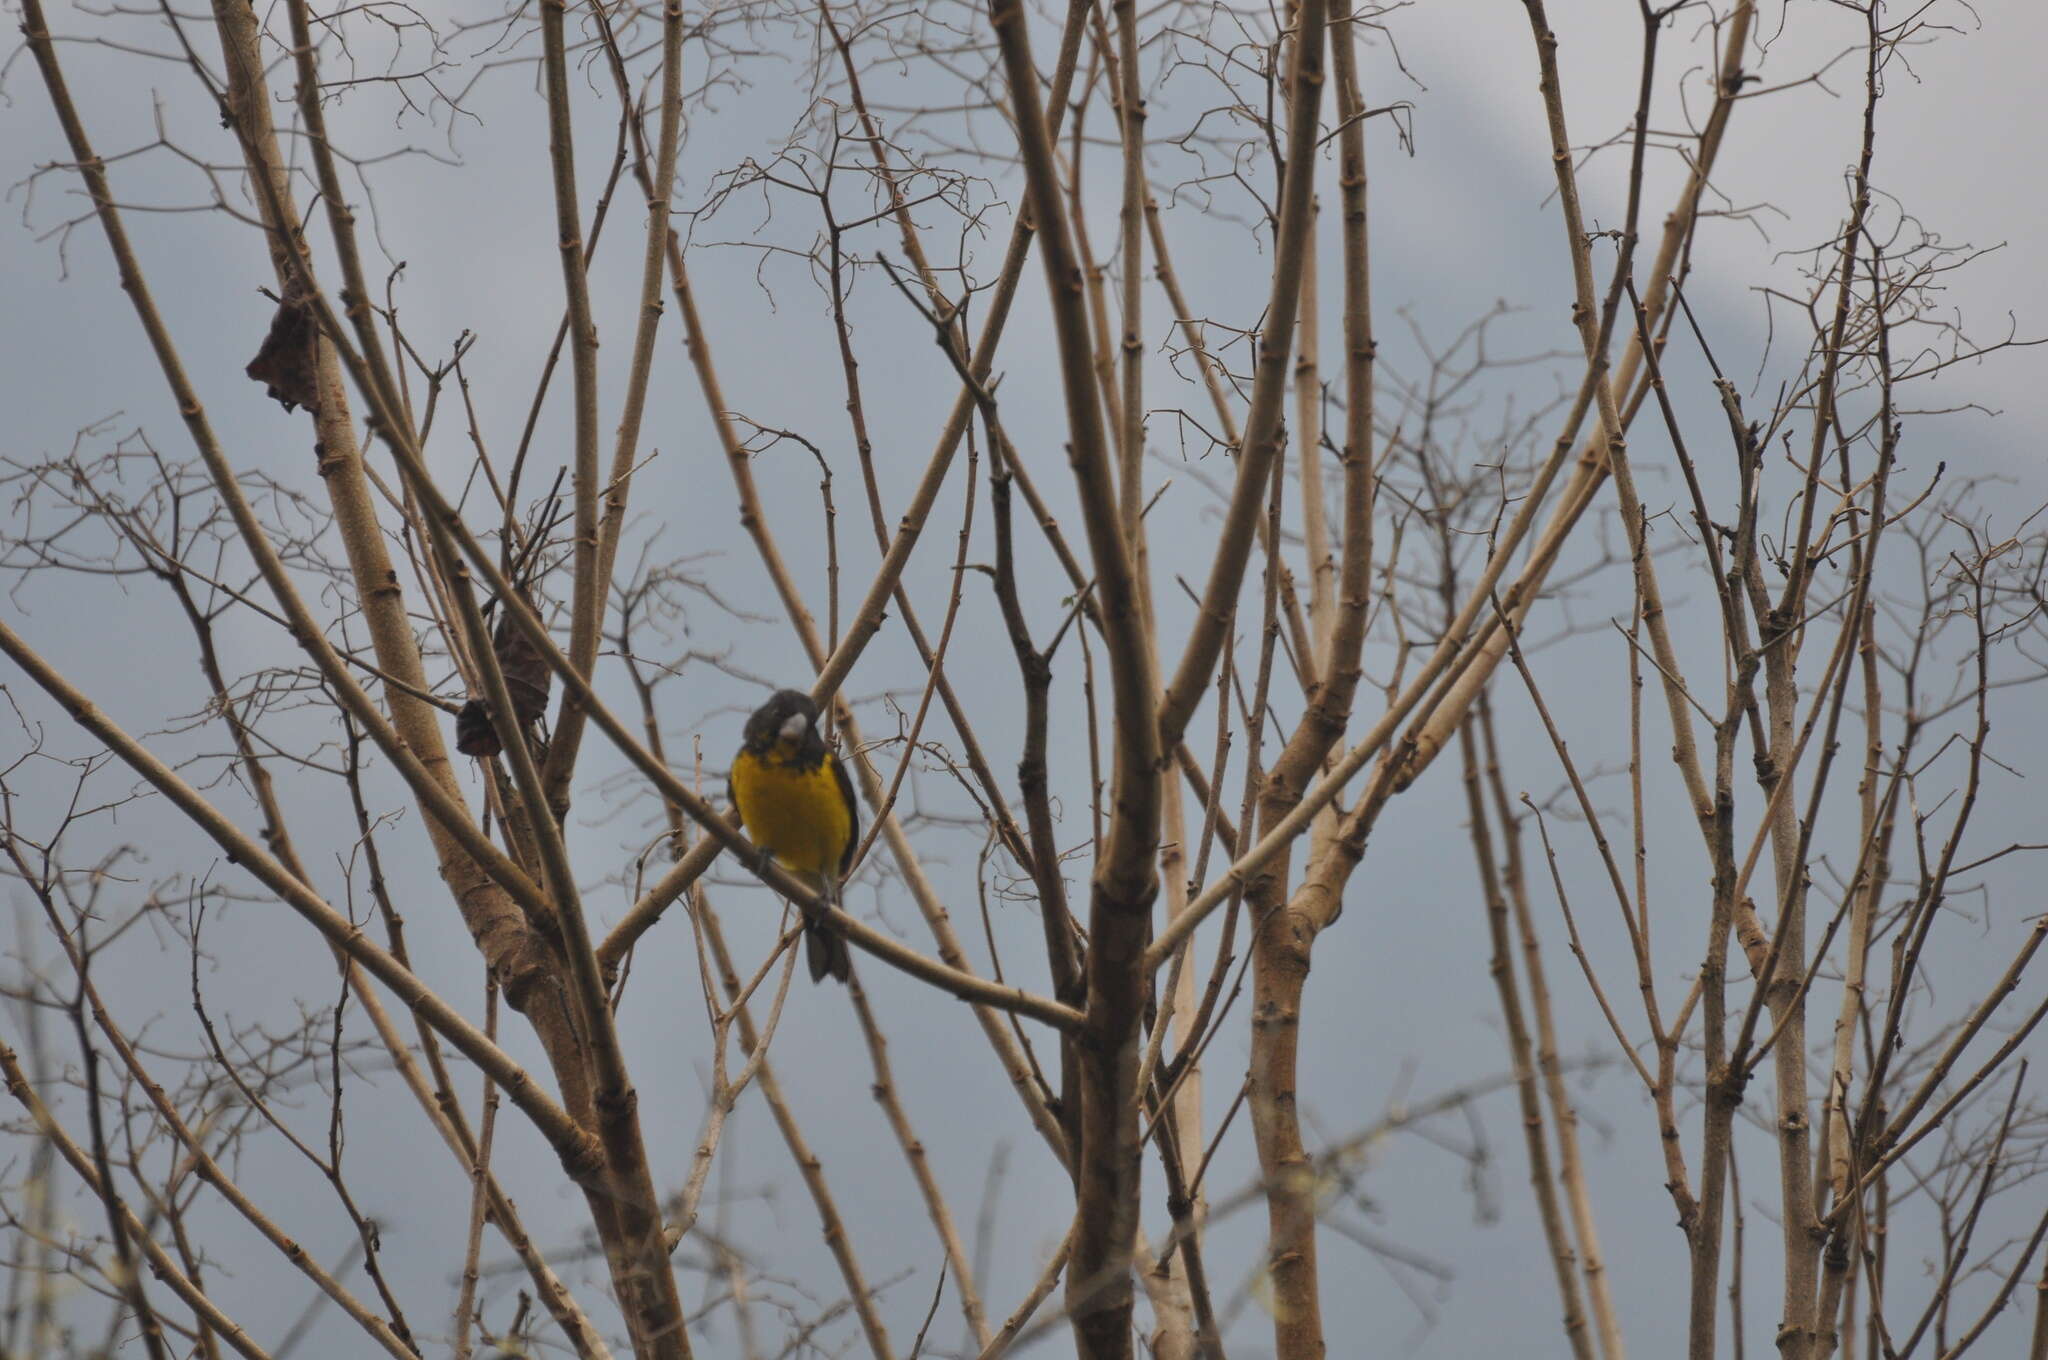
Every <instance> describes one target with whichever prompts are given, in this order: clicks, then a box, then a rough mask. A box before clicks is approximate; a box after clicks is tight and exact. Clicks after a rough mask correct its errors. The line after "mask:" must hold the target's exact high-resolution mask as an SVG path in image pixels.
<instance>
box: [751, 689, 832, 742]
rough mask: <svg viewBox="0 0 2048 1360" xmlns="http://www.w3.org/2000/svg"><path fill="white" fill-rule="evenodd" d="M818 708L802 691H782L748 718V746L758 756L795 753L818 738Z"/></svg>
mask: <svg viewBox="0 0 2048 1360" xmlns="http://www.w3.org/2000/svg"><path fill="white" fill-rule="evenodd" d="M817 730H818V706H817V705H816V704H814V703H812V702H811V696H810V695H808V694H805V693H804V692H803V691H801V690H794V689H779V690H777V691H775V693H774V694H773V695H771V696H769V699H768V702H767V703H765V704H762V705H761V706H760V707H759V708H757V709H755V710H754V716H752V717H751V718H748V719H747V732H746V745H747V749H748V750H749V751H752V752H753V753H754V754H756V755H766V754H768V753H769V752H770V751H774V750H777V749H778V748H779V749H781V750H783V751H785V752H787V751H793V750H795V749H797V748H799V747H801V746H803V745H804V744H806V742H807V741H811V740H816V739H817V735H816V734H817Z"/></svg>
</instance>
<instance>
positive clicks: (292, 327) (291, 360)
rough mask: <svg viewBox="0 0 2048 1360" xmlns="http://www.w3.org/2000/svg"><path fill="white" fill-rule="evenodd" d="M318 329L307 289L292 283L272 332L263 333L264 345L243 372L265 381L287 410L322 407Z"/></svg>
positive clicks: (282, 300)
mask: <svg viewBox="0 0 2048 1360" xmlns="http://www.w3.org/2000/svg"><path fill="white" fill-rule="evenodd" d="M317 333H318V332H317V327H316V323H315V322H314V320H313V309H312V308H311V307H310V306H308V305H307V302H306V298H305V296H304V293H303V292H302V291H301V290H300V289H298V288H297V287H295V286H290V285H288V286H287V287H286V288H285V294H284V297H283V298H282V299H281V300H280V301H279V302H278V304H277V314H276V315H275V316H273V317H271V318H270V333H269V334H268V335H265V336H264V337H263V347H262V348H261V349H259V350H257V351H256V357H255V358H253V359H251V360H250V361H249V366H248V367H247V368H246V369H244V370H243V372H245V373H247V374H248V375H249V376H250V377H251V378H254V379H255V380H256V381H257V382H260V383H262V384H263V387H264V390H265V391H266V392H268V393H269V394H270V395H271V396H272V397H275V398H276V399H277V400H278V401H279V402H281V403H283V405H284V409H285V410H287V411H289V410H291V409H292V408H293V407H296V406H303V407H305V408H306V409H307V410H309V411H317V410H319V409H320V385H319V381H318V376H317V369H316V367H315V364H314V346H313V341H314V339H315V337H316V335H317Z"/></svg>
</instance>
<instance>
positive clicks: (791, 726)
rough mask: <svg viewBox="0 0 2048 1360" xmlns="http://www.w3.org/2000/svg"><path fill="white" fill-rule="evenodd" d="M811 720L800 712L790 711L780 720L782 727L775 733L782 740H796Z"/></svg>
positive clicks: (800, 736)
mask: <svg viewBox="0 0 2048 1360" xmlns="http://www.w3.org/2000/svg"><path fill="white" fill-rule="evenodd" d="M810 725H811V720H810V719H809V718H806V717H805V716H804V715H803V714H801V713H792V714H790V715H789V716H788V717H787V718H784V719H783V720H782V727H781V729H780V730H779V731H778V732H777V733H776V735H777V736H779V737H781V738H782V740H784V741H797V740H799V739H801V738H802V736H803V734H804V732H805V731H806V730H807V729H808V728H809V727H810Z"/></svg>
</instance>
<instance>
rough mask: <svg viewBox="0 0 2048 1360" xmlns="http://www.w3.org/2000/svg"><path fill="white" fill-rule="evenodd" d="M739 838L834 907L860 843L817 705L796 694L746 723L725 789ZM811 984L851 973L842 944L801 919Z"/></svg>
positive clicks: (849, 788) (774, 701) (788, 693)
mask: <svg viewBox="0 0 2048 1360" xmlns="http://www.w3.org/2000/svg"><path fill="white" fill-rule="evenodd" d="M727 792H728V793H729V794H730V795H731V797H732V801H733V804H734V806H736V807H737V808H739V810H740V822H741V823H742V824H743V825H744V826H745V827H746V828H747V836H748V837H749V839H751V840H752V841H753V842H754V844H755V845H757V846H759V847H760V848H761V849H762V850H763V851H764V852H766V853H768V854H770V855H773V856H774V857H775V859H776V862H777V863H779V864H781V865H782V867H783V868H785V869H787V870H789V871H790V872H791V873H792V874H795V875H796V876H797V877H799V878H801V879H804V880H805V881H806V882H808V883H810V884H811V885H812V886H814V887H815V888H816V889H817V890H818V892H820V893H821V894H823V895H824V897H825V898H826V899H827V900H828V901H830V902H831V903H832V904H833V905H834V906H837V905H838V903H839V885H840V883H841V882H842V881H843V880H844V879H845V877H846V874H847V871H848V870H850V869H851V868H852V867H853V848H854V846H855V845H856V844H857V843H858V842H859V840H860V805H859V804H857V803H856V802H855V801H854V798H853V784H852V782H851V781H849V780H848V779H847V777H846V768H845V767H844V766H842V765H841V764H840V763H839V757H837V756H835V755H834V754H832V751H831V750H830V748H828V747H827V746H826V745H825V738H824V737H823V736H822V735H821V734H820V733H819V731H818V706H817V705H816V704H814V703H812V702H811V696H810V695H808V694H804V693H802V692H800V691H798V690H793V689H782V690H777V691H776V692H775V693H774V694H773V695H772V696H770V697H769V700H768V702H767V703H765V704H762V705H761V706H760V707H759V708H757V709H755V710H754V715H753V716H752V717H751V718H748V719H747V727H746V735H745V739H744V741H743V742H742V743H741V745H740V751H739V754H738V755H736V756H734V757H733V761H732V777H731V780H730V782H729V783H728V785H727ZM804 954H805V957H806V958H807V959H808V960H809V962H810V966H811V981H813V982H818V981H820V980H822V979H823V978H824V977H825V975H826V974H828V973H829V974H831V975H832V976H833V977H835V978H837V979H839V980H840V981H841V982H845V981H846V980H847V979H848V978H849V977H851V976H852V973H853V958H852V956H851V955H850V954H849V953H848V952H847V947H846V941H845V940H844V939H843V938H841V937H840V936H838V935H836V934H834V933H833V932H832V931H830V930H828V929H826V928H825V927H824V926H822V925H820V924H818V923H816V922H814V921H811V920H810V919H809V918H805V921H804Z"/></svg>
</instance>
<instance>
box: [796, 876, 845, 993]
mask: <svg viewBox="0 0 2048 1360" xmlns="http://www.w3.org/2000/svg"><path fill="white" fill-rule="evenodd" d="M814 881H815V882H816V883H817V886H818V889H819V891H820V893H821V894H822V895H823V896H824V897H825V898H826V899H827V900H829V901H830V902H831V903H832V906H833V910H835V911H836V910H838V909H839V885H838V884H836V883H834V882H833V881H832V880H831V879H829V878H826V877H825V876H824V875H822V874H820V875H818V876H817V878H816V879H815V880H814ZM804 959H805V961H806V962H808V963H809V964H810V966H811V981H812V982H823V981H824V980H825V979H826V977H827V976H830V977H832V978H835V979H837V980H838V981H840V982H847V981H850V980H852V978H853V951H852V949H851V948H849V947H848V945H847V943H846V937H845V936H843V935H840V934H838V933H837V932H836V931H834V930H832V929H831V928H830V927H828V926H826V925H824V924H822V923H820V922H817V921H813V920H810V919H809V918H806V919H805V921H804Z"/></svg>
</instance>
